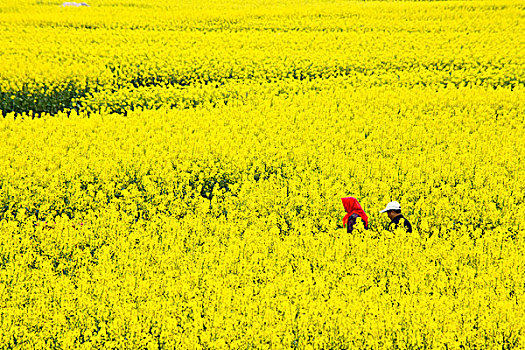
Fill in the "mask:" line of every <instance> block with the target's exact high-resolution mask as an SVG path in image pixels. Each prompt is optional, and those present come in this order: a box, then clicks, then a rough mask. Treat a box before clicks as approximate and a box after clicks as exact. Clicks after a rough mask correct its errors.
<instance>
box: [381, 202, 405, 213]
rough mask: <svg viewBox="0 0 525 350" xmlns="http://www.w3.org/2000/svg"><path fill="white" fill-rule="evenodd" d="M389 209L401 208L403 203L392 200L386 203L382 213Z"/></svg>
mask: <svg viewBox="0 0 525 350" xmlns="http://www.w3.org/2000/svg"><path fill="white" fill-rule="evenodd" d="M389 210H401V205H400V204H399V202H396V201H393V202H390V203H388V204H387V205H386V208H385V209H383V210H381V211H380V213H384V212H385V211H389Z"/></svg>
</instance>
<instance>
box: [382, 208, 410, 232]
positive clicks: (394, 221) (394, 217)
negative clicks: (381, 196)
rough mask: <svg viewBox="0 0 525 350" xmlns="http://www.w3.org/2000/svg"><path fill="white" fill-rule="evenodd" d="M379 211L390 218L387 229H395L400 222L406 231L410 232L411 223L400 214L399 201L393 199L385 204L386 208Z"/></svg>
mask: <svg viewBox="0 0 525 350" xmlns="http://www.w3.org/2000/svg"><path fill="white" fill-rule="evenodd" d="M380 213H386V214H387V215H388V218H389V219H390V224H389V225H388V229H389V230H390V229H394V230H395V229H397V228H398V227H399V226H400V225H401V224H402V225H403V226H402V227H404V228H405V230H407V232H412V225H411V224H410V222H409V221H408V220H407V219H406V218H405V217H404V216H403V214H401V205H400V204H399V202H396V201H393V202H390V203H388V204H387V205H386V208H385V209H383V210H381V211H380Z"/></svg>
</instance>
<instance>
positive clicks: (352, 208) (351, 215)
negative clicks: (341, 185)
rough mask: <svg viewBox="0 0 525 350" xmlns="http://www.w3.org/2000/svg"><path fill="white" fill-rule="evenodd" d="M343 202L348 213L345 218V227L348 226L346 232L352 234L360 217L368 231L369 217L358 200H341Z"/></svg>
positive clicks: (346, 198) (351, 198) (349, 198)
mask: <svg viewBox="0 0 525 350" xmlns="http://www.w3.org/2000/svg"><path fill="white" fill-rule="evenodd" d="M341 200H342V201H343V207H344V208H345V211H346V215H345V216H344V218H343V227H345V226H346V232H348V233H351V232H352V231H353V230H354V225H355V223H356V221H357V218H358V217H359V218H361V220H363V223H364V226H365V229H367V230H368V215H366V213H365V211H364V210H363V208H362V207H361V204H359V202H358V201H357V199H355V198H354V197H345V198H341Z"/></svg>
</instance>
